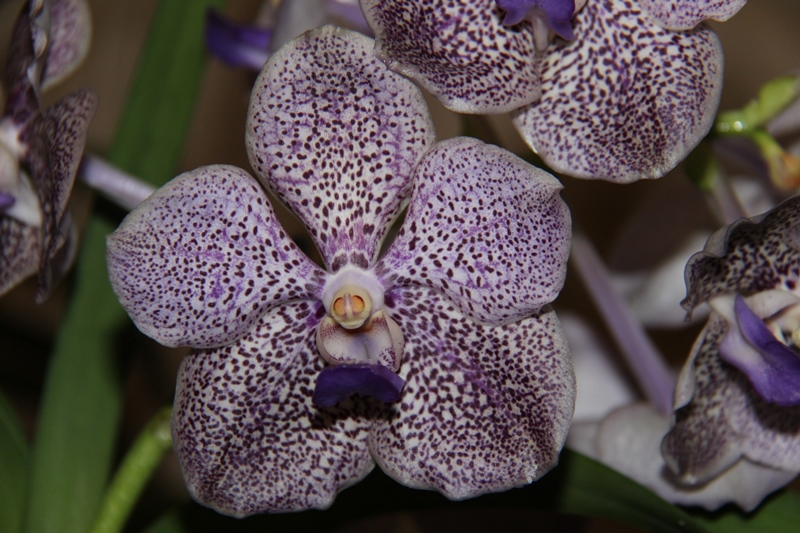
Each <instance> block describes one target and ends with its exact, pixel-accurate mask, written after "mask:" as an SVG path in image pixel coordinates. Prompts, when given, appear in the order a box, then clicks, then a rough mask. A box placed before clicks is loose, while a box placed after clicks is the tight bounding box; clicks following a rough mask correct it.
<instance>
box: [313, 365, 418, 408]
mask: <svg viewBox="0 0 800 533" xmlns="http://www.w3.org/2000/svg"><path fill="white" fill-rule="evenodd" d="M404 386H405V381H404V380H403V378H401V377H400V376H398V375H397V374H395V373H394V372H392V371H391V370H389V369H388V368H385V367H383V366H381V365H372V364H354V365H340V366H329V367H325V368H323V369H322V372H320V373H319V376H317V384H316V387H315V388H314V396H313V397H312V401H313V402H314V405H316V406H317V407H323V408H324V407H333V406H334V405H336V404H337V403H339V402H340V401H342V400H344V399H346V398H348V397H350V396H351V395H353V394H360V395H362V396H369V397H372V398H375V399H377V400H380V401H382V402H387V403H391V402H396V401H397V400H399V399H400V395H401V393H402V391H403V387H404Z"/></svg>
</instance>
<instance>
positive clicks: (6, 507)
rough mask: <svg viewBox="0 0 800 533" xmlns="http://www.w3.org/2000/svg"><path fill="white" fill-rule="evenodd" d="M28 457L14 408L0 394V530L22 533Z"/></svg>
mask: <svg viewBox="0 0 800 533" xmlns="http://www.w3.org/2000/svg"><path fill="white" fill-rule="evenodd" d="M29 458H30V454H29V452H28V444H27V443H26V442H25V436H24V433H23V431H22V426H21V425H20V423H19V420H18V419H17V414H16V413H15V412H14V407H13V406H12V405H11V404H10V403H9V402H8V400H7V399H6V397H5V396H3V395H2V394H0V531H5V532H7V533H18V532H19V531H21V530H22V518H23V516H24V512H25V491H26V489H27V486H28V462H29Z"/></svg>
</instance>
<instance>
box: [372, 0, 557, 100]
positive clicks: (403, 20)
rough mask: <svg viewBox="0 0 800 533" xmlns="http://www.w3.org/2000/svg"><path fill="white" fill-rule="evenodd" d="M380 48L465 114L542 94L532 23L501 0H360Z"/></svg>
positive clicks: (388, 58)
mask: <svg viewBox="0 0 800 533" xmlns="http://www.w3.org/2000/svg"><path fill="white" fill-rule="evenodd" d="M361 8H362V10H363V11H364V17H365V18H366V19H367V22H368V23H369V25H370V27H372V30H373V31H374V32H375V36H376V41H375V53H376V54H377V55H378V56H379V57H381V58H382V59H383V60H384V61H386V63H387V64H388V65H389V66H390V67H391V68H392V69H393V70H396V71H397V72H400V73H401V74H404V75H406V76H408V77H410V78H412V79H414V80H416V81H417V82H418V83H419V84H420V85H422V86H423V87H424V88H425V89H427V90H428V91H430V92H431V93H432V94H433V95H434V96H436V97H437V98H438V99H439V100H440V101H441V102H442V103H443V104H444V105H445V106H446V107H448V108H449V109H452V110H453V111H457V112H460V113H480V114H487V113H505V112H508V111H511V110H513V109H516V108H518V107H521V106H523V105H526V104H529V103H531V102H533V101H535V100H536V99H538V98H539V96H540V95H541V87H540V80H539V64H538V60H537V58H536V52H535V47H534V42H533V35H532V31H531V24H530V23H529V22H522V23H520V24H519V25H517V26H514V27H511V28H508V27H506V26H504V25H503V19H504V18H505V13H504V12H503V10H502V9H500V8H499V7H498V6H497V4H496V1H495V0H470V1H469V2H464V1H463V0H441V1H435V2H431V1H430V0H361Z"/></svg>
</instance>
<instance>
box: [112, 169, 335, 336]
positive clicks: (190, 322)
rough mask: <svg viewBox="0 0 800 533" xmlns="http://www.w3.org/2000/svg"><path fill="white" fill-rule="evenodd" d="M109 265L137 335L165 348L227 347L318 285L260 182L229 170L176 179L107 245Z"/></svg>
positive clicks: (318, 275)
mask: <svg viewBox="0 0 800 533" xmlns="http://www.w3.org/2000/svg"><path fill="white" fill-rule="evenodd" d="M108 266H109V276H110V278H111V284H112V286H113V287H114V291H115V292H116V294H117V297H118V298H119V299H120V302H121V303H122V305H123V307H125V309H126V310H127V311H128V314H129V315H130V316H131V318H132V319H133V321H134V322H135V323H136V325H137V327H138V328H139V329H140V330H141V331H142V332H143V333H144V334H145V335H148V336H149V337H152V338H153V339H155V340H157V341H158V342H160V343H162V344H165V345H167V346H178V345H189V346H192V347H195V348H211V347H215V346H222V345H225V344H229V343H231V342H234V341H236V340H237V339H239V338H241V337H242V336H243V335H244V334H246V333H247V332H248V331H249V330H250V329H251V328H252V327H253V326H254V325H255V324H256V323H257V322H258V321H259V319H260V318H261V316H263V315H264V313H265V312H266V311H267V310H268V309H269V308H270V307H272V306H275V305H277V304H279V303H281V302H285V301H287V300H292V299H305V298H319V297H320V295H321V292H322V284H324V273H323V272H322V271H321V270H320V269H319V268H318V267H316V266H315V265H314V264H313V263H311V261H310V260H308V258H306V257H305V256H304V255H303V254H302V252H301V251H300V250H299V249H298V248H297V246H296V245H295V244H294V243H293V242H292V240H291V239H290V238H289V237H288V236H287V235H286V233H285V232H284V231H283V229H282V228H281V226H280V224H279V223H278V221H277V219H276V218H275V214H274V212H273V210H272V207H271V206H270V203H269V199H268V198H267V195H266V193H265V192H264V191H263V190H262V189H261V187H259V185H258V183H257V182H256V181H255V180H254V179H253V178H252V177H251V176H250V175H249V174H248V173H247V172H245V171H243V170H241V169H238V168H236V167H231V166H225V165H216V166H208V167H202V168H199V169H196V170H193V171H191V172H186V173H184V174H181V175H180V176H178V177H177V178H175V179H174V180H172V181H171V182H169V183H168V184H167V185H165V186H164V187H162V188H160V189H159V190H157V191H156V192H155V193H154V194H153V195H152V196H150V197H149V198H148V199H147V200H145V201H144V202H142V204H140V206H139V207H137V208H136V209H134V210H133V211H131V213H130V214H129V215H128V216H127V217H126V218H125V220H124V221H123V222H122V224H121V225H120V227H119V228H118V229H117V231H115V232H114V233H112V234H111V235H110V236H109V237H108Z"/></svg>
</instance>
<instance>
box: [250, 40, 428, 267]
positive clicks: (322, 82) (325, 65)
mask: <svg viewBox="0 0 800 533" xmlns="http://www.w3.org/2000/svg"><path fill="white" fill-rule="evenodd" d="M433 141H434V130H433V124H432V123H431V121H430V116H429V114H428V110H427V107H426V106H425V102H424V100H423V99H422V95H421V93H420V92H419V90H418V89H417V88H416V87H415V86H414V84H412V83H411V82H410V81H408V80H406V79H404V78H403V77H402V76H399V75H397V74H395V73H393V72H391V71H389V70H387V69H386V67H385V66H384V65H383V63H381V62H380V61H379V60H378V59H377V58H376V57H375V56H374V55H373V54H372V40H370V39H369V38H367V37H365V36H363V35H361V34H358V33H355V32H352V31H349V30H343V29H339V28H334V27H332V26H326V27H324V28H321V29H319V30H315V31H312V32H309V33H306V34H304V35H302V36H301V37H299V38H298V39H296V40H294V41H291V42H290V43H288V44H287V45H286V46H284V47H283V48H281V49H280V50H279V51H278V52H276V53H275V54H274V55H272V56H271V57H270V59H269V60H268V61H267V64H266V65H265V67H264V70H263V71H262V72H261V75H260V76H259V78H258V80H256V84H255V88H254V89H253V95H252V97H251V99H250V112H249V115H248V124H247V132H246V143H247V150H248V154H249V156H250V163H251V164H252V165H253V168H254V169H255V170H256V173H257V174H258V175H259V177H260V179H261V180H262V181H263V182H264V183H265V184H266V185H267V186H268V187H270V188H272V190H273V191H275V193H276V194H277V195H278V196H279V197H280V198H281V199H282V200H283V201H284V202H286V203H287V204H288V205H289V207H290V208H291V209H292V211H294V212H295V214H297V215H298V216H299V217H300V219H301V220H302V221H303V223H304V224H305V225H306V227H307V228H308V230H309V232H310V233H311V236H312V237H313V238H314V241H315V242H316V244H317V247H318V248H319V250H320V252H321V254H322V256H323V258H324V260H325V263H326V264H327V265H328V267H329V270H331V271H332V272H335V271H336V270H338V269H339V268H341V267H342V266H343V265H345V264H348V263H352V264H355V265H357V266H359V267H361V268H367V267H368V266H369V265H370V264H372V262H374V261H375V259H376V257H377V254H378V251H379V249H380V244H381V242H382V241H383V239H384V237H385V235H386V232H387V231H388V230H389V226H390V224H391V222H392V221H393V220H394V219H395V218H396V217H397V215H398V214H399V212H400V209H401V208H402V207H403V202H404V201H405V200H406V199H407V197H408V192H409V190H410V188H411V175H412V170H413V168H414V165H415V164H416V163H417V161H418V159H419V158H420V157H421V156H422V154H423V153H425V151H426V150H427V149H428V147H429V146H430V145H431V144H432V143H433Z"/></svg>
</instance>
